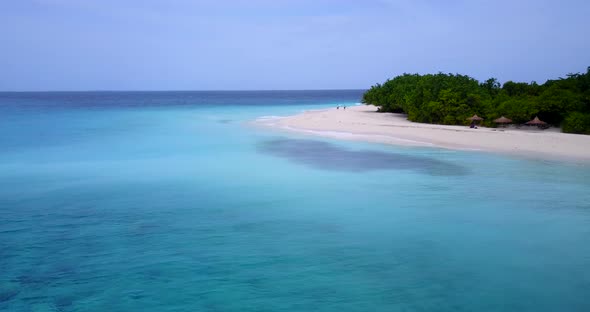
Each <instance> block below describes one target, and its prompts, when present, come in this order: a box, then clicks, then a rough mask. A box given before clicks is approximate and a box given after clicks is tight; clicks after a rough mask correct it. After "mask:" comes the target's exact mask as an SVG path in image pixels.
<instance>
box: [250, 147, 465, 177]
mask: <svg viewBox="0 0 590 312" xmlns="http://www.w3.org/2000/svg"><path fill="white" fill-rule="evenodd" d="M258 150H259V151H260V152H262V153H267V154H271V155H274V156H278V157H282V158H286V159H288V160H290V161H293V162H296V163H300V164H304V165H307V166H310V167H313V168H318V169H324V170H338V171H352V172H366V171H373V170H413V171H417V172H420V173H425V174H430V175H438V176H456V175H465V174H467V169H466V168H464V167H462V166H459V165H456V164H452V163H449V162H447V161H442V160H438V159H432V158H426V157H420V156H411V155H405V154H399V153H389V152H381V151H371V150H360V151H355V150H348V149H344V148H342V147H339V146H337V145H335V144H330V143H327V142H322V141H314V140H296V139H275V140H268V141H264V142H262V143H260V144H259V146H258Z"/></svg>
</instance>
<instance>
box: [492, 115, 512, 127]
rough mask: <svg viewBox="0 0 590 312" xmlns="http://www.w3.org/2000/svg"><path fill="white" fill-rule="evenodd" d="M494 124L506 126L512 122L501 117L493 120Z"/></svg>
mask: <svg viewBox="0 0 590 312" xmlns="http://www.w3.org/2000/svg"><path fill="white" fill-rule="evenodd" d="M494 122H495V123H497V124H501V125H502V126H506V124H509V123H511V122H512V119H510V118H506V117H504V116H502V117H500V118H498V119H494Z"/></svg>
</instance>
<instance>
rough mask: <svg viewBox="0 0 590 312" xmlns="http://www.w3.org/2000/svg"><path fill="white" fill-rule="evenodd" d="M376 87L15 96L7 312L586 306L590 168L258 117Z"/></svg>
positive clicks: (4, 166) (5, 223) (5, 189)
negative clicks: (327, 134) (262, 122)
mask: <svg viewBox="0 0 590 312" xmlns="http://www.w3.org/2000/svg"><path fill="white" fill-rule="evenodd" d="M361 94H362V91H354V90H352V91H273V92H81V93H0V311H19V312H20V311H24V312H27V311H31V312H32V311H35V312H40V311H54V312H55V311H60V312H66V311H146V312H149V311H159V312H166V311H335V312H339V311H443V312H444V311H479V312H482V311H535V312H542V311H590V168H589V166H588V165H584V164H575V163H561V162H557V161H540V160H534V159H530V160H529V159H527V158H514V157H507V156H498V155H493V154H486V153H477V152H466V151H453V150H444V149H436V148H417V147H401V146H400V147H396V146H386V145H378V144H365V143H359V142H346V141H335V140H328V139H320V138H316V137H313V136H305V135H297V134H292V133H289V132H282V131H275V130H271V129H267V128H261V127H257V126H255V125H252V124H251V121H253V120H255V119H256V118H259V117H262V116H266V117H264V118H277V117H276V116H285V115H289V114H295V113H298V112H301V111H303V110H306V109H321V108H327V107H335V106H336V105H354V104H355V103H357V102H359V101H360V97H361ZM343 113H344V112H343ZM531 156H534V155H531Z"/></svg>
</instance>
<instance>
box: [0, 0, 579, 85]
mask: <svg viewBox="0 0 590 312" xmlns="http://www.w3.org/2000/svg"><path fill="white" fill-rule="evenodd" d="M589 16H590V1H588V0H563V1H546V0H494V1H487V0H481V1H477V0H446V1H438V0H381V1H377V0H366V1H360V0H358V1H356V0H355V1H352V0H287V1H281V0H250V1H224V0H204V1H198V0H194V1H190V0H159V1H157V0H1V1H0V42H1V44H0V70H1V72H2V74H1V75H0V90H5V91H6V90H13V91H19V90H228V89H231V90H238V89H240V90H242V89H326V88H329V89H346V88H367V87H369V86H370V85H372V84H374V83H376V82H382V81H384V80H385V79H386V78H388V77H393V76H395V75H398V74H401V73H404V72H410V73H416V72H417V73H432V72H438V71H443V72H453V73H464V74H468V75H471V76H473V77H475V78H477V79H480V80H481V79H486V78H489V77H497V78H499V79H500V81H502V82H504V81H506V80H516V81H527V82H530V81H532V80H535V81H538V82H540V83H542V82H544V81H545V80H546V79H547V78H557V77H559V76H564V75H565V74H567V73H569V72H581V71H585V70H586V67H587V66H590V18H589Z"/></svg>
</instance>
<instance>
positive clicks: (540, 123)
mask: <svg viewBox="0 0 590 312" xmlns="http://www.w3.org/2000/svg"><path fill="white" fill-rule="evenodd" d="M546 124H547V123H546V122H544V121H542V120H541V119H539V117H537V116H535V119H533V120H531V121H527V122H525V125H528V126H544V125H546Z"/></svg>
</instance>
